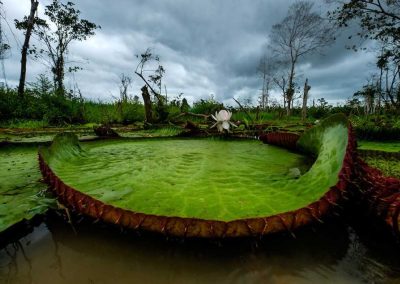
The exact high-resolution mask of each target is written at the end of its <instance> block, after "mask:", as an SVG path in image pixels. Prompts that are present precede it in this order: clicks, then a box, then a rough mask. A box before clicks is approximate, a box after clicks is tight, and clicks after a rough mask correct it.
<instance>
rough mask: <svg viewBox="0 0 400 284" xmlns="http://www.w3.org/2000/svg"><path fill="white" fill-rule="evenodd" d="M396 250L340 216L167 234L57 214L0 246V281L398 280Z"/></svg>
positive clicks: (399, 276)
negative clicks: (239, 230)
mask: <svg viewBox="0 0 400 284" xmlns="http://www.w3.org/2000/svg"><path fill="white" fill-rule="evenodd" d="M398 256H399V250H398V249H397V248H396V246H395V244H393V243H392V242H391V241H389V240H387V239H385V238H383V237H379V236H378V237H377V236H371V235H370V232H369V231H363V230H360V229H359V228H358V229H354V228H353V227H352V226H350V225H347V224H345V223H342V222H341V221H337V220H336V221H332V222H330V224H329V225H320V226H317V227H314V228H306V229H302V230H300V231H298V232H296V238H293V237H292V236H290V235H286V234H285V235H282V234H277V235H271V236H266V237H264V238H262V239H259V238H257V239H238V240H230V241H228V240H225V241H205V240H182V239H167V238H166V237H164V236H158V235H152V234H146V233H142V234H139V233H135V232H132V231H124V232H121V231H120V229H116V228H114V227H109V226H105V225H102V224H99V223H98V224H89V223H88V222H87V221H83V222H81V223H76V222H75V226H74V229H72V227H71V226H70V225H68V224H67V223H66V222H64V221H63V220H62V219H61V218H60V217H57V216H49V217H48V218H47V220H46V221H45V223H43V224H41V225H40V226H39V227H37V228H35V229H34V231H33V232H32V233H31V234H29V235H27V236H26V237H24V238H22V239H20V240H19V242H17V243H15V244H12V245H11V244H10V245H8V246H7V247H6V248H4V249H2V250H0V283H43V284H45V283H74V284H79V283H352V284H354V283H399V282H400V259H399V257H398Z"/></svg>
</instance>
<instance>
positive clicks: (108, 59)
mask: <svg viewBox="0 0 400 284" xmlns="http://www.w3.org/2000/svg"><path fill="white" fill-rule="evenodd" d="M294 1H295V0H285V1H272V0H270V1H263V0H254V1H252V2H251V3H250V2H249V1H245V0H232V1H214V0H193V1H186V0H185V1H184V0H163V1H160V0H150V1H138V0H135V1H131V0H119V1H114V2H110V1H106V0H99V1H90V0H76V1H74V2H75V3H76V6H77V8H78V9H80V10H81V11H82V17H83V18H87V19H89V20H91V21H93V22H95V23H97V24H99V25H101V26H102V29H101V30H98V31H97V33H96V36H94V37H92V38H90V39H89V40H87V41H85V42H76V43H74V44H73V45H71V48H70V53H69V56H68V59H69V60H70V61H72V62H77V63H79V65H81V66H82V67H83V68H84V70H82V71H79V72H78V73H76V74H75V75H74V76H68V78H67V86H73V85H74V84H75V83H77V84H78V85H79V87H80V89H81V91H82V93H83V94H84V96H86V97H87V98H91V99H102V100H109V99H112V96H117V95H118V80H119V79H118V78H119V76H120V75H121V74H122V73H125V74H129V75H131V76H132V77H133V78H134V83H133V86H132V90H131V92H132V93H133V94H138V93H139V90H140V87H141V86H142V85H143V83H142V82H141V81H140V80H139V79H138V78H136V77H134V74H133V71H134V69H135V67H136V65H137V59H136V57H135V54H140V53H141V52H143V51H144V50H145V49H146V48H148V47H151V48H153V51H154V52H155V53H157V54H159V55H160V57H161V61H162V64H163V65H164V67H165V69H166V77H165V79H164V82H165V84H166V85H167V88H168V94H169V95H171V96H174V95H178V94H179V93H181V92H182V93H184V94H185V96H187V97H188V98H189V100H190V101H193V100H197V99H200V98H206V97H208V96H209V95H210V94H211V93H212V94H214V95H215V96H216V98H217V99H218V100H222V101H224V102H226V103H232V100H231V98H232V97H235V98H237V97H244V96H253V97H254V98H255V99H254V101H255V100H256V97H257V96H258V94H259V89H260V87H261V80H260V79H259V77H258V75H257V73H256V67H257V64H258V61H259V59H260V57H261V56H262V55H263V54H264V53H265V52H267V51H268V47H267V46H268V33H269V31H270V29H271V26H272V25H273V24H275V23H277V22H279V21H280V20H281V19H282V18H283V17H284V16H285V14H286V12H287V7H288V5H289V4H290V3H293V2H294ZM3 2H4V9H5V10H6V12H7V17H8V20H9V22H10V23H12V22H13V19H14V18H22V17H23V15H24V14H26V13H28V11H29V6H28V5H29V1H22V0H18V1H16V0H4V1H3ZM49 2H50V1H49V0H46V1H42V2H41V9H40V12H41V13H43V9H44V5H43V4H48V3H49ZM315 3H316V5H315V8H316V9H317V10H320V11H325V10H326V7H325V6H323V4H321V3H320V2H319V1H315ZM6 33H7V34H8V38H9V40H10V44H11V45H12V46H13V52H12V57H11V58H9V59H7V60H6V61H5V63H6V72H7V77H8V81H9V84H11V85H15V84H16V83H17V80H18V76H19V50H18V45H17V44H16V43H15V42H14V40H13V38H12V36H11V34H10V32H9V31H7V30H6ZM14 33H15V34H17V36H18V37H19V39H20V41H21V42H22V34H21V33H20V32H19V31H15V30H14ZM348 33H349V32H344V33H343V34H341V35H340V36H339V37H338V40H337V41H336V42H335V44H334V45H332V46H331V47H329V48H327V49H326V50H325V51H324V54H325V56H321V55H320V54H312V55H310V56H308V57H307V58H304V59H303V61H301V62H300V65H299V68H298V71H297V73H298V74H299V75H301V77H299V78H300V81H301V80H304V78H305V77H307V78H309V80H310V83H311V85H312V87H313V88H312V91H311V95H312V96H313V97H315V98H320V97H324V98H326V99H328V100H331V101H338V100H343V99H346V98H348V97H350V96H351V95H352V94H353V93H354V92H355V91H356V90H357V89H358V88H360V87H361V86H362V85H363V84H364V82H365V79H366V78H367V76H368V74H369V71H368V70H369V68H370V66H369V65H368V63H369V62H373V60H374V58H373V56H372V55H371V54H368V53H354V52H352V51H349V50H346V49H345V48H344V45H345V44H346V43H347V39H346V38H347V36H348ZM270 44H272V43H270ZM28 68H29V69H28V80H30V81H33V80H34V79H35V77H36V76H37V75H38V74H40V73H44V72H47V74H48V75H50V74H49V73H48V69H47V68H46V67H45V66H43V65H42V64H40V62H37V61H33V60H29V66H28ZM275 93H276V94H277V95H276V96H277V98H278V92H275Z"/></svg>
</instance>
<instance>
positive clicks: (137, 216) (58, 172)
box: [39, 115, 354, 237]
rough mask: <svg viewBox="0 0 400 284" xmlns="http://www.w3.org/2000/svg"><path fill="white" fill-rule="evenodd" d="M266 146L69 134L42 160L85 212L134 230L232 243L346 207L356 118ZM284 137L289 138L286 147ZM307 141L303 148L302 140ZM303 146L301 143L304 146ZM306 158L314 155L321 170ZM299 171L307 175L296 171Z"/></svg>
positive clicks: (61, 193)
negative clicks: (85, 138)
mask: <svg viewBox="0 0 400 284" xmlns="http://www.w3.org/2000/svg"><path fill="white" fill-rule="evenodd" d="M287 135H288V134H282V135H280V134H271V135H269V136H267V137H265V139H264V140H266V141H267V143H271V144H274V143H275V144H280V143H279V137H281V138H282V139H283V140H284V142H285V143H281V144H280V145H284V146H285V147H286V148H292V149H293V148H297V149H299V150H301V151H302V153H303V155H300V154H299V153H294V152H291V151H288V150H287V149H284V148H279V147H276V146H272V145H265V144H262V143H260V142H259V141H255V140H240V141H237V140H233V141H231V140H220V139H147V140H143V139H142V140H134V141H132V140H131V141H126V140H119V141H117V140H109V141H96V142H89V143H86V144H84V145H81V144H80V143H79V142H78V140H77V138H76V137H75V136H73V135H70V134H63V135H60V136H58V137H56V139H55V140H54V142H53V144H52V145H51V146H50V147H49V148H43V149H41V151H40V154H39V159H40V166H41V170H42V173H43V175H44V177H45V179H46V181H47V182H48V183H49V184H50V185H51V186H52V188H54V191H55V192H56V194H57V195H58V197H59V198H60V200H61V201H62V202H63V203H65V204H66V205H67V206H69V207H72V208H74V209H75V210H77V211H78V212H81V213H84V214H87V215H89V216H92V217H94V218H99V219H103V220H105V221H107V222H112V223H116V224H119V225H121V226H125V227H130V228H142V229H146V230H151V231H157V232H164V233H168V234H171V235H179V236H196V237H223V236H246V235H253V234H267V233H272V232H276V231H282V230H293V229H295V228H297V227H300V226H302V225H305V224H308V223H310V222H313V221H315V220H319V219H320V218H321V217H322V216H323V215H325V214H326V213H327V212H328V211H329V210H330V209H331V207H332V206H334V205H335V204H336V202H337V201H338V199H339V198H340V196H341V192H343V191H344V190H345V186H346V177H347V178H348V176H349V175H350V168H349V166H350V165H351V163H352V156H351V152H352V149H353V148H352V147H354V145H353V143H352V139H351V136H349V131H348V126H347V120H346V118H345V117H344V116H340V115H336V116H334V117H332V118H330V119H328V120H326V121H324V122H322V123H321V124H320V125H319V126H317V127H315V128H313V129H311V130H309V131H307V132H306V133H305V134H304V135H303V136H302V137H301V138H300V139H299V140H298V136H297V135H294V134H292V135H289V136H290V137H289V138H288V137H287ZM283 140H282V141H283ZM297 140H298V142H297ZM296 142H297V144H296ZM306 157H313V158H314V159H315V162H314V163H313V164H312V166H311V167H309V166H308V164H307V162H306V161H307V158H306ZM293 168H298V169H299V170H298V171H299V172H300V176H299V177H298V178H295V177H293V176H292V175H291V174H289V173H290V171H291V170H293Z"/></svg>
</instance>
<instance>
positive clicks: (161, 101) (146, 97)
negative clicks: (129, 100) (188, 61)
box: [135, 48, 168, 123]
mask: <svg viewBox="0 0 400 284" xmlns="http://www.w3.org/2000/svg"><path fill="white" fill-rule="evenodd" d="M136 57H137V58H139V55H136ZM154 63H155V65H156V66H155V68H154V69H151V68H150V69H145V66H148V65H149V64H153V65H154ZM148 72H150V74H149V75H146V73H147V74H148ZM164 73H165V69H164V67H163V66H162V65H161V64H160V57H159V56H158V55H154V54H153V53H152V52H151V49H150V48H148V49H146V51H145V52H144V53H142V54H140V61H139V63H138V65H137V66H136V69H135V74H136V75H137V76H139V78H140V79H142V80H143V82H144V83H145V85H144V86H143V87H142V89H141V91H142V97H143V102H144V108H145V120H146V122H149V123H151V122H152V121H153V120H154V118H153V112H152V105H151V96H150V94H149V91H148V89H150V91H151V92H152V93H153V95H154V97H155V98H156V99H157V105H156V111H157V113H158V120H159V121H164V120H165V119H166V118H167V116H168V112H167V110H166V106H165V103H166V98H165V97H164V96H163V95H161V90H162V89H161V87H162V84H161V83H162V78H163V76H164ZM155 87H157V88H158V91H156V90H155ZM165 90H166V87H165Z"/></svg>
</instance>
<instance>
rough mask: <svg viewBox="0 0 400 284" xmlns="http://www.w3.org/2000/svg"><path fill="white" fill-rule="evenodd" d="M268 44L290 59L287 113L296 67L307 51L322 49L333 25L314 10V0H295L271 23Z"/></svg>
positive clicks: (328, 39) (290, 103)
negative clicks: (311, 0) (279, 19)
mask: <svg viewBox="0 0 400 284" xmlns="http://www.w3.org/2000/svg"><path fill="white" fill-rule="evenodd" d="M270 38H271V48H272V49H273V50H274V52H275V53H276V54H277V55H279V56H281V57H282V58H284V59H286V60H287V61H288V62H289V75H288V79H287V87H286V91H285V101H286V113H287V115H290V113H291V108H292V102H293V97H294V94H295V86H294V85H295V84H294V79H295V68H296V65H297V63H299V60H300V59H301V58H302V57H304V56H305V55H307V54H310V53H312V52H317V51H321V50H322V48H324V47H326V46H327V45H329V44H331V43H332V42H333V41H334V39H335V37H334V32H333V27H332V25H331V24H330V23H329V22H327V21H326V20H325V19H324V18H322V17H321V15H320V14H318V13H317V12H314V11H313V3H311V2H308V1H298V2H295V3H294V4H292V5H291V6H290V7H289V10H288V13H287V15H286V17H285V18H284V19H283V20H282V21H281V22H279V23H278V24H275V25H273V26H272V30H271V36H270Z"/></svg>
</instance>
